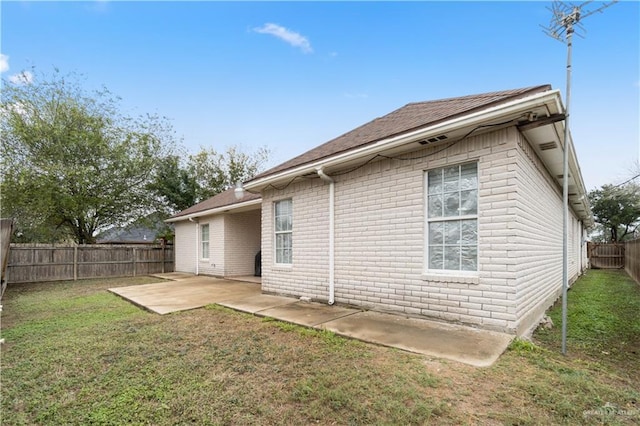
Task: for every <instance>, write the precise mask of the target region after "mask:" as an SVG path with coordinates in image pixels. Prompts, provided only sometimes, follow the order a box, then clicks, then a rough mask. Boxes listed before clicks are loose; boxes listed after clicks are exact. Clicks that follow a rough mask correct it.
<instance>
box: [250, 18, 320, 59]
mask: <svg viewBox="0 0 640 426" xmlns="http://www.w3.org/2000/svg"><path fill="white" fill-rule="evenodd" d="M253 31H255V32H257V33H260V34H270V35H272V36H274V37H277V38H279V39H280V40H282V41H284V42H286V43H289V44H290V45H291V46H293V47H298V48H300V50H302V51H303V52H304V53H311V52H313V49H312V48H311V43H309V40H308V39H307V38H306V37H305V36H303V35H302V34H299V33H297V32H295V31H291V30H289V29H287V28H285V27H282V26H280V25H277V24H272V23H266V24H264V25H263V26H261V27H258V28H254V29H253Z"/></svg>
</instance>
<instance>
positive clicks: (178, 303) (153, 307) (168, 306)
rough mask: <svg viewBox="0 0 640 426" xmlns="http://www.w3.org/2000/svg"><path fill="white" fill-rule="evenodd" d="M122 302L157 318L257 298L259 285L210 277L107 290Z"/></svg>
mask: <svg viewBox="0 0 640 426" xmlns="http://www.w3.org/2000/svg"><path fill="white" fill-rule="evenodd" d="M109 291H110V292H112V293H115V294H117V295H119V296H121V297H124V298H125V299H128V300H130V301H131V302H133V303H135V304H136V305H138V306H142V307H144V308H146V309H148V310H150V311H153V312H155V313H158V314H160V315H164V314H168V313H171V312H177V311H185V310H189V309H196V308H200V307H202V306H205V305H209V304H212V303H217V302H220V301H223V300H227V299H239V298H243V297H247V296H251V295H257V294H260V285H259V284H253V283H243V282H239V281H227V280H222V279H215V278H211V277H189V278H185V279H180V280H177V281H166V282H160V283H154V284H143V285H137V286H130V287H119V288H110V289H109Z"/></svg>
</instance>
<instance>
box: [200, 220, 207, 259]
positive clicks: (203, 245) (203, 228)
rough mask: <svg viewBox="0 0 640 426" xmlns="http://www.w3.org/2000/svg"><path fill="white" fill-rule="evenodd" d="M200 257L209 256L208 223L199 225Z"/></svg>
mask: <svg viewBox="0 0 640 426" xmlns="http://www.w3.org/2000/svg"><path fill="white" fill-rule="evenodd" d="M200 257H201V258H202V259H208V258H209V224H208V223H207V224H205V225H200Z"/></svg>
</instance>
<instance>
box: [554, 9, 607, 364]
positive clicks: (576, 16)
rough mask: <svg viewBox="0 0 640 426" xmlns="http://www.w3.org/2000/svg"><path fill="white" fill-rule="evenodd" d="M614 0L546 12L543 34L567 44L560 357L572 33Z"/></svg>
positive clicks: (564, 331) (564, 304) (564, 302)
mask: <svg viewBox="0 0 640 426" xmlns="http://www.w3.org/2000/svg"><path fill="white" fill-rule="evenodd" d="M616 2H617V0H614V1H610V2H608V3H602V4H601V6H600V7H599V8H597V9H594V10H591V11H588V10H583V9H584V8H585V7H586V6H588V5H589V4H590V3H592V1H591V0H589V1H586V2H584V3H582V4H581V5H579V6H576V5H574V4H572V3H564V2H561V1H554V2H553V3H552V4H551V7H550V8H547V9H549V11H551V13H552V14H553V16H552V17H551V22H550V24H549V26H548V27H543V29H544V33H545V34H546V35H548V36H549V37H552V38H554V39H556V40H558V41H561V42H563V43H566V44H567V86H566V96H565V99H566V105H565V108H564V115H565V119H564V152H563V159H562V160H563V174H562V202H563V204H562V205H563V218H562V219H563V220H562V354H563V355H566V354H567V290H568V288H569V260H568V241H569V147H570V145H569V137H570V136H569V106H570V104H571V53H572V52H571V51H572V41H573V34H574V33H575V34H577V35H578V36H579V37H582V38H584V36H582V35H581V34H580V33H579V32H576V29H577V30H579V31H581V32H586V31H585V29H584V27H583V26H582V25H581V23H580V21H581V20H583V19H585V18H586V17H588V16H591V15H593V14H594V13H601V12H602V10H603V9H605V8H607V7H609V6H611V5H612V4H614V3H616Z"/></svg>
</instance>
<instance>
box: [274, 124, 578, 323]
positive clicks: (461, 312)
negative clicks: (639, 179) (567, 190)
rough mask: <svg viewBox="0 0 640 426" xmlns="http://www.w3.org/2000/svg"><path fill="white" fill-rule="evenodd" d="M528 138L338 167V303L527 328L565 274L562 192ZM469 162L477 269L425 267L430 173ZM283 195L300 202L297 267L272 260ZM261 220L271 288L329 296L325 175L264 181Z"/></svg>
mask: <svg viewBox="0 0 640 426" xmlns="http://www.w3.org/2000/svg"><path fill="white" fill-rule="evenodd" d="M527 147H528V145H526V142H524V141H523V140H522V138H521V135H520V134H519V132H518V131H517V130H516V129H515V128H513V127H512V128H508V129H501V130H497V131H494V132H490V133H486V134H483V135H479V136H475V137H470V138H468V139H467V140H465V141H461V142H458V143H457V144H455V145H453V146H451V147H450V148H448V149H446V150H442V145H440V146H436V147H433V148H422V149H419V150H416V151H414V152H412V153H410V154H405V155H403V158H407V159H409V160H408V161H401V160H393V159H380V160H377V161H374V162H372V163H370V164H368V165H366V166H364V167H361V168H359V169H358V170H355V171H353V172H350V173H347V174H343V175H338V174H334V179H335V181H336V183H335V191H336V197H335V213H336V215H335V232H336V244H335V256H336V257H335V300H336V302H338V303H346V304H353V305H358V306H362V307H365V308H373V309H378V310H388V311H395V312H401V313H404V314H407V315H421V316H428V317H433V318H438V319H442V320H448V321H455V322H461V323H466V324H472V325H476V326H480V327H483V328H489V329H495V330H501V331H507V332H511V333H517V332H521V331H522V328H523V326H524V325H525V324H524V322H523V319H522V318H523V317H526V318H533V317H534V316H535V315H537V311H536V310H535V309H536V307H540V306H543V305H544V306H543V308H542V309H543V310H544V309H545V308H546V307H548V304H549V301H550V300H551V301H552V298H553V297H555V292H556V290H557V288H558V281H559V280H561V276H562V270H561V269H558V268H559V267H560V268H561V259H562V240H561V232H562V216H561V210H560V211H559V210H558V209H559V208H560V209H561V207H562V203H561V199H560V198H559V194H558V192H557V188H555V187H554V185H553V182H552V180H551V178H550V177H549V176H548V174H546V170H545V169H544V167H542V168H540V166H541V164H539V160H538V159H537V157H535V155H532V154H531V152H532V151H531V152H528V151H527V152H525V151H526V148H527ZM528 149H529V150H530V148H528ZM429 154H431V155H429ZM421 157H422V158H421ZM529 157H531V158H529ZM470 161H477V162H478V177H479V200H478V201H479V204H478V238H479V255H478V256H479V258H478V267H479V271H478V274H477V276H475V277H463V276H456V277H447V278H442V277H438V276H435V275H434V274H425V267H424V265H425V259H424V256H425V212H424V209H425V208H424V204H425V185H424V174H425V170H429V169H433V168H438V167H442V166H445V165H454V164H460V163H464V162H470ZM545 174H546V175H545ZM284 198H292V200H293V211H294V222H293V265H291V266H290V267H280V266H276V265H274V263H273V245H272V243H273V202H274V201H275V200H279V199H284ZM573 221H574V222H572V229H574V231H572V232H573V234H574V236H573V237H571V238H570V241H571V242H572V244H573V245H574V246H575V245H576V241H578V234H579V227H577V228H576V227H575V224H576V223H577V222H575V219H573ZM262 226H263V238H262V250H263V280H262V282H263V290H264V291H267V292H272V293H282V294H288V295H294V296H305V297H310V298H312V299H315V300H319V301H326V300H327V299H328V254H327V253H328V184H326V183H324V182H322V181H320V180H319V179H317V178H316V179H311V178H310V179H307V180H299V181H295V182H294V183H292V184H290V185H289V186H288V187H287V188H285V189H282V190H275V189H269V190H266V191H265V192H264V193H263V211H262ZM558 236H560V239H558ZM574 246H572V248H571V249H570V250H572V251H571V253H573V254H577V253H578V249H577V247H574ZM572 265H573V266H572V268H573V269H572V272H571V274H572V275H575V273H576V272H577V261H576V260H575V258H574V261H573V263H572Z"/></svg>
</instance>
